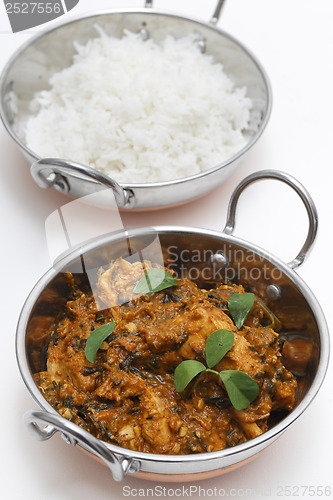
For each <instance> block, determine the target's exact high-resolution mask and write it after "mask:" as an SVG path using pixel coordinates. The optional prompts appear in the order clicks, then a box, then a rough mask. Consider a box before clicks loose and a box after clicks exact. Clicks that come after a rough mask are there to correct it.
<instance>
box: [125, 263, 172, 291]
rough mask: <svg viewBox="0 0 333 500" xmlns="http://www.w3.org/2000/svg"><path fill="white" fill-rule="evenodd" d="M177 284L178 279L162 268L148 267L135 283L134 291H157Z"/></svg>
mask: <svg viewBox="0 0 333 500" xmlns="http://www.w3.org/2000/svg"><path fill="white" fill-rule="evenodd" d="M175 285H178V281H177V280H176V279H175V278H173V277H172V275H171V274H170V273H168V271H165V270H164V269H158V268H155V267H154V268H153V269H149V270H148V271H147V272H146V273H145V274H144V275H143V276H142V278H141V279H140V281H139V282H138V283H137V284H136V286H135V288H134V290H133V292H134V293H152V292H159V291H160V290H164V289H165V288H169V287H170V286H175Z"/></svg>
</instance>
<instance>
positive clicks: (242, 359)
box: [215, 334, 263, 377]
mask: <svg viewBox="0 0 333 500" xmlns="http://www.w3.org/2000/svg"><path fill="white" fill-rule="evenodd" d="M215 369H216V370H217V371H221V370H240V371H242V372H245V373H247V374H248V375H250V377H254V376H255V375H256V374H258V373H260V372H262V370H263V367H262V363H261V358H260V356H259V354H258V353H257V352H256V351H253V350H252V349H251V345H250V344H249V343H248V342H247V341H246V340H245V338H244V337H243V336H242V335H238V334H235V342H234V345H233V346H232V348H231V349H230V351H229V352H228V353H227V354H226V355H225V357H224V358H223V359H222V360H221V361H220V362H219V363H218V364H217V365H216V368H215Z"/></svg>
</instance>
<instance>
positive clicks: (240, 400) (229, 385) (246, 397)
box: [219, 370, 259, 410]
mask: <svg viewBox="0 0 333 500" xmlns="http://www.w3.org/2000/svg"><path fill="white" fill-rule="evenodd" d="M219 375H220V377H221V380H222V382H223V383H224V386H225V388H226V391H227V393H228V396H229V399H230V401H231V404H232V406H233V407H234V408H236V410H244V408H246V407H247V406H249V404H250V403H252V401H254V400H255V399H256V397H257V396H258V393H259V386H258V384H257V382H256V381H255V380H254V379H253V378H252V377H250V375H248V374H247V373H244V372H241V371H238V370H222V371H221V372H220V374H219Z"/></svg>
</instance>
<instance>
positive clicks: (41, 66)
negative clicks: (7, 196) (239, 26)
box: [0, 0, 272, 210]
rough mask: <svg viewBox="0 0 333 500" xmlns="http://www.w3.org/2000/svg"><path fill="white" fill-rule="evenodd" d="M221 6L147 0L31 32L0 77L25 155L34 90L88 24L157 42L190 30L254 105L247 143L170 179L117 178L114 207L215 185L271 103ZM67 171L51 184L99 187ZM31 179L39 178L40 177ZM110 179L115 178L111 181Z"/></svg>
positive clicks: (259, 128)
mask: <svg viewBox="0 0 333 500" xmlns="http://www.w3.org/2000/svg"><path fill="white" fill-rule="evenodd" d="M222 5H223V1H221V0H220V1H219V2H218V3H217V6H216V10H215V13H214V14H213V18H212V20H211V21H210V22H202V21H199V20H195V19H190V18H187V17H186V18H185V17H181V16H178V15H175V14H172V13H170V12H165V11H160V10H157V9H154V8H152V2H146V8H143V9H137V10H134V9H124V10H112V11H108V12H97V13H95V14H93V15H92V14H90V15H85V16H81V17H77V18H73V20H71V21H68V22H65V23H61V24H59V25H58V27H54V28H52V29H50V30H49V31H47V32H44V33H43V34H41V35H38V36H36V37H33V38H32V39H31V40H30V41H29V42H28V43H26V44H25V45H23V46H22V47H21V48H20V49H19V50H18V51H17V52H16V53H15V54H14V55H13V56H12V57H11V59H10V60H9V61H8V63H7V65H6V66H5V68H4V70H3V72H2V74H1V77H0V116H1V118H2V120H3V123H4V125H5V127H6V129H7V131H8V133H9V134H10V135H11V137H12V138H13V140H14V141H15V143H16V144H17V145H18V147H19V149H20V151H21V153H22V154H23V156H24V157H25V158H26V160H27V161H28V162H29V163H30V164H33V163H34V162H36V161H37V160H40V159H41V158H40V157H39V156H38V155H37V153H36V152H34V151H31V150H30V149H29V148H28V147H27V145H26V143H25V137H24V131H23V130H24V126H25V124H26V122H27V120H28V119H29V116H30V113H31V111H30V110H29V102H30V101H31V99H32V98H33V95H34V94H35V92H37V91H40V90H44V89H48V88H49V83H48V82H49V78H50V76H51V75H52V74H54V73H55V72H58V71H60V70H62V69H64V68H65V67H68V66H69V65H70V64H71V62H72V57H73V55H74V53H75V49H74V46H73V40H77V41H78V42H80V43H85V42H86V41H87V40H88V39H89V38H94V37H96V36H98V33H97V31H96V29H95V28H94V25H95V24H96V23H98V24H99V25H100V26H101V27H102V29H103V30H104V31H105V32H106V33H108V34H109V35H113V36H116V37H121V36H122V34H123V31H124V29H128V30H131V31H134V32H140V31H142V29H144V30H145V32H146V33H148V34H149V36H150V37H151V38H153V39H154V40H155V41H157V42H158V41H160V40H163V39H164V38H165V37H166V35H172V36H174V37H175V38H179V37H182V36H186V35H188V34H190V33H193V32H196V33H198V34H199V35H200V37H201V40H202V50H205V51H206V52H207V53H208V54H211V55H212V56H213V57H214V59H215V60H216V61H217V62H222V63H223V66H224V70H225V72H226V73H227V74H228V75H229V76H230V77H231V79H232V80H233V81H234V83H235V85H236V86H239V87H243V86H246V88H247V95H248V96H249V97H250V98H251V99H252V102H253V109H252V111H251V117H250V124H251V126H252V128H253V132H249V133H247V137H246V144H245V146H244V147H243V148H242V149H241V150H240V151H239V152H238V153H237V154H235V155H234V156H233V157H232V158H230V159H229V160H228V161H225V162H223V163H221V164H220V165H215V166H212V168H210V169H209V170H207V171H206V172H203V173H201V174H197V175H193V176H190V177H186V178H183V179H177V180H173V181H169V182H160V183H158V182H156V183H145V184H144V183H142V184H140V183H138V182H137V183H132V184H122V183H120V186H121V188H122V189H123V190H124V196H123V197H122V200H123V201H122V205H120V207H121V208H124V209H126V210H132V209H151V208H156V207H165V206H170V205H176V204H179V203H183V202H186V201H189V200H191V199H194V198H197V197H199V196H201V195H203V194H205V193H207V192H209V191H210V190H211V189H213V188H214V187H216V186H217V185H218V184H220V183H222V182H223V181H224V180H225V179H226V178H227V177H228V176H229V175H230V174H231V173H232V172H233V171H234V170H235V169H236V167H237V166H238V165H239V163H240V162H241V161H242V160H243V158H244V156H245V155H246V154H247V152H248V151H249V150H250V149H251V148H252V146H253V145H254V144H255V143H256V141H257V140H258V139H259V137H260V136H261V134H262V133H263V131H264V129H265V127H266V124H267V122H268V119H269V116H270V112H271V104H272V95H271V87H270V83H269V80H268V78H267V75H266V73H265V71H264V69H263V68H262V66H261V64H260V63H259V62H258V60H257V59H256V58H255V56H254V55H253V54H251V52H250V51H249V50H248V49H247V48H246V47H245V46H243V45H242V44H241V43H240V42H239V41H237V40H236V39H234V38H233V37H232V36H230V35H228V34H227V33H225V32H224V31H222V30H220V29H219V28H217V27H216V26H215V22H217V19H218V17H219V15H220V11H221V8H222ZM18 122H20V123H21V124H20V126H18ZM57 161H59V159H58V160H57ZM62 161H63V160H62ZM69 168H70V163H68V169H67V174H66V179H65V181H63V180H61V182H58V183H57V182H55V187H56V188H57V189H58V190H63V192H66V193H67V194H69V195H70V196H72V197H74V198H76V197H82V196H85V195H88V194H91V193H94V192H96V191H97V190H99V182H98V181H97V180H96V179H92V178H89V177H88V176H87V175H81V174H78V173H77V172H73V173H72V174H70V175H69V174H68V170H69ZM58 179H59V176H58ZM37 180H40V176H38V179H37ZM110 182H114V181H112V179H110ZM39 184H40V185H41V184H43V182H41V183H39ZM48 185H49V184H48ZM43 187H45V183H44V186H43ZM129 191H130V192H131V193H132V194H133V196H132V197H131V199H129V198H128V197H127V195H126V192H129ZM101 197H102V195H101ZM102 204H103V200H102Z"/></svg>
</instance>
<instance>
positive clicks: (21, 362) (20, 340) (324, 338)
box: [15, 226, 330, 474]
mask: <svg viewBox="0 0 333 500" xmlns="http://www.w3.org/2000/svg"><path fill="white" fill-rule="evenodd" d="M146 230H147V228H138V229H134V230H131V231H133V232H134V234H140V233H141V234H146V232H147V231H146ZM154 230H156V231H157V232H158V233H167V234H168V233H170V234H175V233H177V234H182V233H184V234H186V233H187V234H188V233H192V234H193V233H194V234H197V235H198V236H209V237H212V238H215V239H216V238H218V239H221V240H224V241H226V242H229V243H233V244H237V245H239V246H241V247H243V248H245V249H246V250H250V251H253V252H255V253H258V254H259V255H260V256H261V257H263V258H265V259H266V260H267V261H268V262H269V263H271V264H274V265H276V266H277V268H278V269H279V270H282V271H283V273H284V274H285V275H286V276H287V277H288V278H289V279H290V280H291V281H292V283H293V284H294V285H295V286H296V287H297V289H298V290H299V291H300V292H301V293H302V295H303V297H304V298H305V299H306V301H307V303H308V304H309V305H310V307H311V309H312V311H313V314H314V316H315V319H316V322H317V325H318V331H319V336H320V343H321V346H320V357H319V363H318V369H317V373H316V375H315V378H314V380H313V382H312V384H311V386H310V388H309V390H308V391H307V393H306V395H305V396H304V398H303V399H302V401H301V402H300V403H299V404H298V406H297V407H296V408H295V409H294V410H292V412H291V413H289V415H287V417H285V418H284V419H283V420H282V421H280V422H279V423H278V424H276V425H275V426H274V427H272V428H271V429H269V430H268V431H266V432H264V433H263V434H262V435H260V436H258V437H255V438H253V439H250V440H249V441H247V442H245V443H242V444H240V445H236V446H234V447H232V448H227V449H223V450H217V451H214V452H206V453H198V454H196V455H163V454H153V453H144V452H138V451H132V450H128V449H126V448H121V447H118V446H116V445H113V444H110V443H106V442H104V441H103V444H105V445H106V446H107V448H108V449H109V450H110V451H112V452H113V453H115V454H116V455H118V456H125V457H126V458H133V459H135V460H140V461H142V462H146V463H149V462H150V463H158V462H160V463H173V464H176V463H180V464H181V463H187V464H194V463H200V462H202V461H204V462H207V461H208V462H210V461H211V462H216V460H220V459H222V458H226V457H231V456H236V455H238V454H241V452H244V451H246V450H251V449H252V448H254V449H255V448H256V447H257V446H259V445H261V444H263V443H265V442H267V441H271V440H273V439H276V438H277V437H278V436H279V435H280V434H281V433H282V432H283V431H285V430H286V429H287V428H288V427H289V426H290V425H291V424H292V423H293V422H294V421H295V420H296V419H297V418H298V417H299V416H300V415H301V414H302V413H303V412H304V411H305V410H306V408H307V407H308V406H309V405H310V403H311V402H312V401H313V399H314V398H315V396H316V394H317V393H318V391H319V389H320V387H321V385H322V383H323V381H324V378H325V374H326V371H327V367H328V362H329V352H330V339H329V331H328V326H327V323H326V319H325V317H324V314H323V311H322V309H321V307H320V305H319V303H318V301H317V299H316V298H315V296H314V294H313V292H312V291H311V290H310V288H309V287H308V285H306V283H305V282H304V281H303V279H302V278H300V276H299V275H298V274H297V273H296V272H295V271H294V270H293V269H292V268H291V267H290V266H289V265H288V264H286V263H285V262H283V261H282V260H280V259H279V258H277V257H275V256H273V255H271V254H269V253H268V252H267V251H266V250H264V249H262V248H261V247H259V246H257V245H254V244H252V243H249V242H248V241H245V240H242V239H240V238H238V237H235V236H233V235H227V234H225V233H221V232H218V231H214V230H207V229H201V228H195V227H193V228H192V227H187V226H154ZM131 231H130V232H131ZM121 237H122V236H121V235H120V236H117V235H116V238H121ZM114 238H115V237H114V235H107V236H104V237H101V238H98V239H97V240H94V241H93V242H90V243H88V244H87V245H84V247H81V248H80V249H79V250H78V251H76V252H73V253H71V254H69V255H68V256H67V257H66V258H65V259H64V262H63V263H65V262H67V263H69V262H71V261H72V260H74V259H75V258H76V257H78V256H79V255H80V252H82V251H84V252H88V251H91V250H94V249H97V248H98V247H100V246H103V245H104V244H106V243H109V242H110V241H112V240H113V239H114ZM56 274H58V272H57V271H55V270H54V269H53V268H51V269H50V270H49V271H47V272H46V273H45V274H44V276H43V277H42V278H41V279H40V280H39V281H38V282H37V283H36V285H35V286H34V288H33V289H32V290H31V292H30V294H29V295H28V298H27V299H26V302H25V303H24V305H23V308H22V311H21V314H20V317H19V320H18V325H17V330H16V342H15V343H16V358H17V363H18V366H19V370H20V372H21V376H22V378H23V380H24V382H25V385H26V387H27V388H28V390H29V392H30V394H31V395H32V397H33V398H34V400H35V401H36V402H37V404H38V405H39V406H40V407H41V408H43V409H44V410H46V411H50V412H51V413H54V414H58V413H57V411H56V410H55V409H54V408H53V407H52V406H51V405H50V404H49V403H48V402H47V401H46V400H45V399H44V398H43V396H42V394H41V393H40V391H39V390H38V388H37V386H36V384H35V382H34V380H33V378H32V375H31V372H30V369H29V366H28V362H27V358H26V349H25V337H26V325H27V321H28V319H29V316H30V313H31V310H32V307H33V305H34V304H35V302H36V299H37V297H38V296H39V295H40V293H41V292H42V291H43V290H44V288H45V286H46V285H47V284H48V283H49V282H50V281H51V279H52V278H54V277H55V276H56ZM214 468H216V467H214ZM181 473H182V474H183V473H184V471H181ZM165 474H167V473H165Z"/></svg>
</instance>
